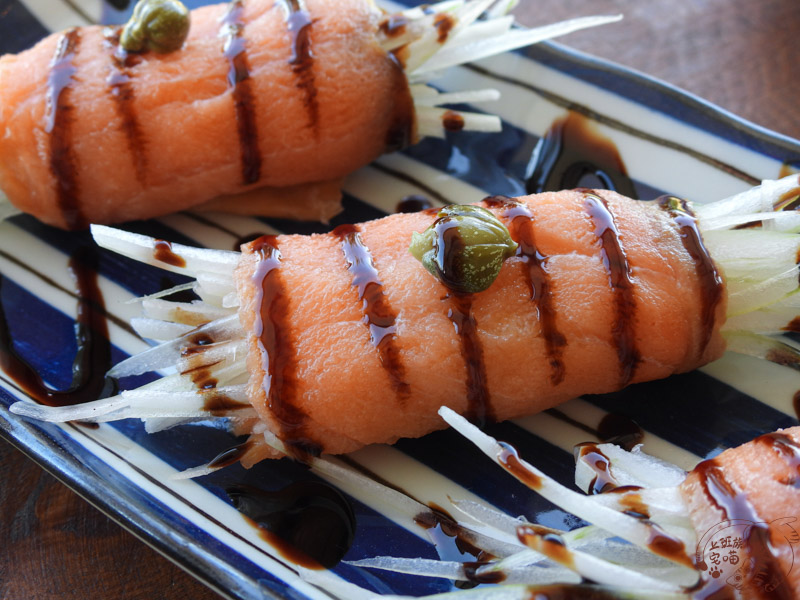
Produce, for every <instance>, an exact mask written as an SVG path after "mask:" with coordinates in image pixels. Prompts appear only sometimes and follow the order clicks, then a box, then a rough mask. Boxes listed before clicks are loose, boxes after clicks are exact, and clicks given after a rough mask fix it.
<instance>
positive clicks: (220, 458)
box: [208, 439, 254, 469]
mask: <svg viewBox="0 0 800 600" xmlns="http://www.w3.org/2000/svg"><path fill="white" fill-rule="evenodd" d="M253 445H254V444H253V441H252V439H248V440H247V441H246V442H244V443H242V444H239V445H237V446H233V447H232V448H228V449H227V450H223V451H222V452H220V453H219V454H217V455H216V456H215V457H214V458H212V459H211V460H210V461H209V463H208V468H209V469H222V468H224V467H229V466H230V465H233V464H235V463H237V462H239V461H240V460H242V458H244V456H245V455H246V454H247V453H248V452H249V451H250V449H252V448H253Z"/></svg>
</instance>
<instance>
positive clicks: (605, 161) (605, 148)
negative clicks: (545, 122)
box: [526, 111, 636, 198]
mask: <svg viewBox="0 0 800 600" xmlns="http://www.w3.org/2000/svg"><path fill="white" fill-rule="evenodd" d="M528 171H529V173H530V175H529V176H528V178H527V181H526V189H527V191H528V193H529V194H533V193H538V192H545V191H559V190H567V189H574V188H578V187H597V186H596V185H594V184H592V185H587V184H585V183H584V182H583V179H584V178H585V177H589V176H593V177H595V178H596V179H598V180H599V182H600V184H601V187H604V188H606V189H609V190H615V191H617V192H619V193H621V194H623V195H624V196H628V197H629V198H636V190H635V189H634V187H633V182H632V181H631V179H630V178H629V177H628V176H627V169H626V168H625V164H624V163H623V162H622V158H621V157H620V155H619V152H618V151H617V148H616V146H615V145H614V144H613V142H611V141H610V140H608V139H607V138H605V137H602V136H600V135H598V134H597V133H596V132H594V131H592V129H591V128H590V126H589V121H588V120H587V119H586V117H584V116H582V115H580V114H578V113H576V112H573V111H570V112H569V114H568V115H567V116H566V117H564V118H562V119H558V120H557V121H555V122H554V123H553V124H552V125H551V126H550V129H548V131H547V133H546V134H545V135H544V137H542V138H541V140H539V143H538V144H537V146H536V149H535V150H534V153H533V157H532V159H531V165H530V166H529V168H528Z"/></svg>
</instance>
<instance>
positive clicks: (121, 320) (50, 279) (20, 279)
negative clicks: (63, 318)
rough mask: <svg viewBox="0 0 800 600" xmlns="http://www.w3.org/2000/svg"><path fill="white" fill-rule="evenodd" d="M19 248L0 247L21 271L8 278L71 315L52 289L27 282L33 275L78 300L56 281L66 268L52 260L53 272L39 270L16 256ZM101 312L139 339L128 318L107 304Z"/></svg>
mask: <svg viewBox="0 0 800 600" xmlns="http://www.w3.org/2000/svg"><path fill="white" fill-rule="evenodd" d="M19 250H20V247H19V246H15V252H14V254H11V253H9V252H7V251H6V250H4V249H2V248H0V258H1V259H3V260H7V261H8V262H9V263H11V264H13V265H14V267H16V268H18V269H20V271H21V272H20V273H19V274H18V275H17V276H16V277H14V278H11V277H9V278H10V279H12V280H13V281H14V283H16V284H17V285H19V286H20V287H22V288H23V289H25V290H27V291H29V292H30V293H31V294H33V295H37V296H41V297H43V298H46V299H47V300H46V301H47V303H48V304H49V305H50V306H52V307H53V308H55V309H57V310H59V311H60V312H63V313H65V314H68V315H72V314H73V313H74V312H75V309H74V305H73V306H71V307H70V308H69V309H68V310H63V309H62V308H61V305H62V304H63V303H62V302H61V301H60V298H59V300H58V302H56V298H57V296H56V295H54V294H53V292H52V291H50V292H46V293H42V292H41V291H40V290H38V289H37V293H34V291H33V289H34V287H35V286H33V285H30V283H29V281H30V277H29V276H33V277H35V278H37V279H38V280H39V281H41V283H42V284H44V285H45V286H47V287H48V288H52V290H53V291H57V292H60V293H61V294H65V295H66V296H67V297H69V298H70V299H72V300H78V299H79V298H78V295H77V294H76V293H75V290H72V289H69V288H67V287H66V286H64V285H62V284H60V283H58V281H57V278H61V277H62V276H63V273H65V272H66V269H65V268H63V267H62V265H60V264H57V263H55V264H54V263H53V262H50V263H48V264H49V265H50V266H51V268H52V270H53V271H55V273H53V274H48V273H46V272H45V271H42V270H39V269H38V268H36V267H34V266H33V265H31V264H28V263H26V262H24V261H22V260H20V259H19V258H18V256H17V253H18V252H19ZM25 274H27V275H28V276H26V275H25ZM9 275H10V271H9V270H6V269H3V271H2V273H0V277H8V276H9ZM99 279H100V280H101V281H102V280H103V278H102V277H100V278H99ZM26 284H27V285H26ZM109 284H113V283H112V282H111V281H105V283H103V284H101V287H102V288H104V289H107V286H108V285H109ZM113 285H116V284H113ZM131 297H132V296H131ZM56 304H58V305H59V306H56ZM103 314H104V315H105V317H106V318H107V319H109V320H110V321H111V322H112V323H113V324H114V326H115V327H117V328H119V329H120V330H121V331H124V332H125V333H127V334H129V335H131V336H133V337H134V338H136V339H137V340H139V336H138V335H136V332H135V331H134V330H133V327H131V325H130V323H129V322H128V320H127V319H126V318H125V317H123V316H121V315H118V314H115V313H114V312H112V311H110V310H109V308H108V306H107V307H106V308H105V311H104V312H103ZM146 347H147V345H146V344H144V343H143V342H141V341H140V343H139V344H136V345H135V347H133V348H131V350H133V351H136V352H138V351H140V350H142V349H144V348H146Z"/></svg>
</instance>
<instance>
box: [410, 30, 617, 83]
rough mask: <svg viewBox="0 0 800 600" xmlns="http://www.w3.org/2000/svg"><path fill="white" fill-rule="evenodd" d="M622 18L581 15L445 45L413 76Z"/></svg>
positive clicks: (411, 76) (417, 69)
mask: <svg viewBox="0 0 800 600" xmlns="http://www.w3.org/2000/svg"><path fill="white" fill-rule="evenodd" d="M620 19H622V15H609V16H594V17H581V18H578V19H569V20H567V21H562V22H560V23H553V24H551V25H545V26H543V27H536V28H534V29H519V30H516V31H513V32H510V33H507V34H505V35H503V36H501V37H499V38H493V39H487V40H482V41H478V42H474V43H471V44H467V45H462V46H458V47H455V48H453V49H452V50H451V49H450V48H448V47H447V46H445V47H444V48H443V49H442V50H441V51H440V52H438V53H436V54H435V55H434V56H433V57H431V58H430V59H429V60H427V61H425V62H424V64H421V65H420V66H419V67H418V68H409V69H408V72H409V73H410V79H414V78H416V77H419V76H420V75H424V74H426V73H431V72H435V71H442V70H444V69H447V68H450V67H453V66H456V65H461V64H464V63H466V62H473V61H476V60H479V59H481V58H486V57H488V56H492V55H494V54H500V53H502V52H508V51H509V50H515V49H517V48H523V47H525V46H530V45H532V44H536V43H538V42H541V41H544V40H548V39H551V38H554V37H558V36H560V35H566V34H568V33H572V32H573V31H578V30H580V29H586V28H589V27H597V26H599V25H605V24H608V23H614V22H616V21H619V20H620Z"/></svg>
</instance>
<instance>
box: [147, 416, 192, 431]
mask: <svg viewBox="0 0 800 600" xmlns="http://www.w3.org/2000/svg"><path fill="white" fill-rule="evenodd" d="M198 421H207V419H204V418H202V417H201V418H196V417H148V418H146V419H142V422H143V423H144V430H145V431H146V432H147V433H158V432H159V431H165V430H167V429H172V428H173V427H177V426H178V425H186V424H187V423H197V422H198Z"/></svg>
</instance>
